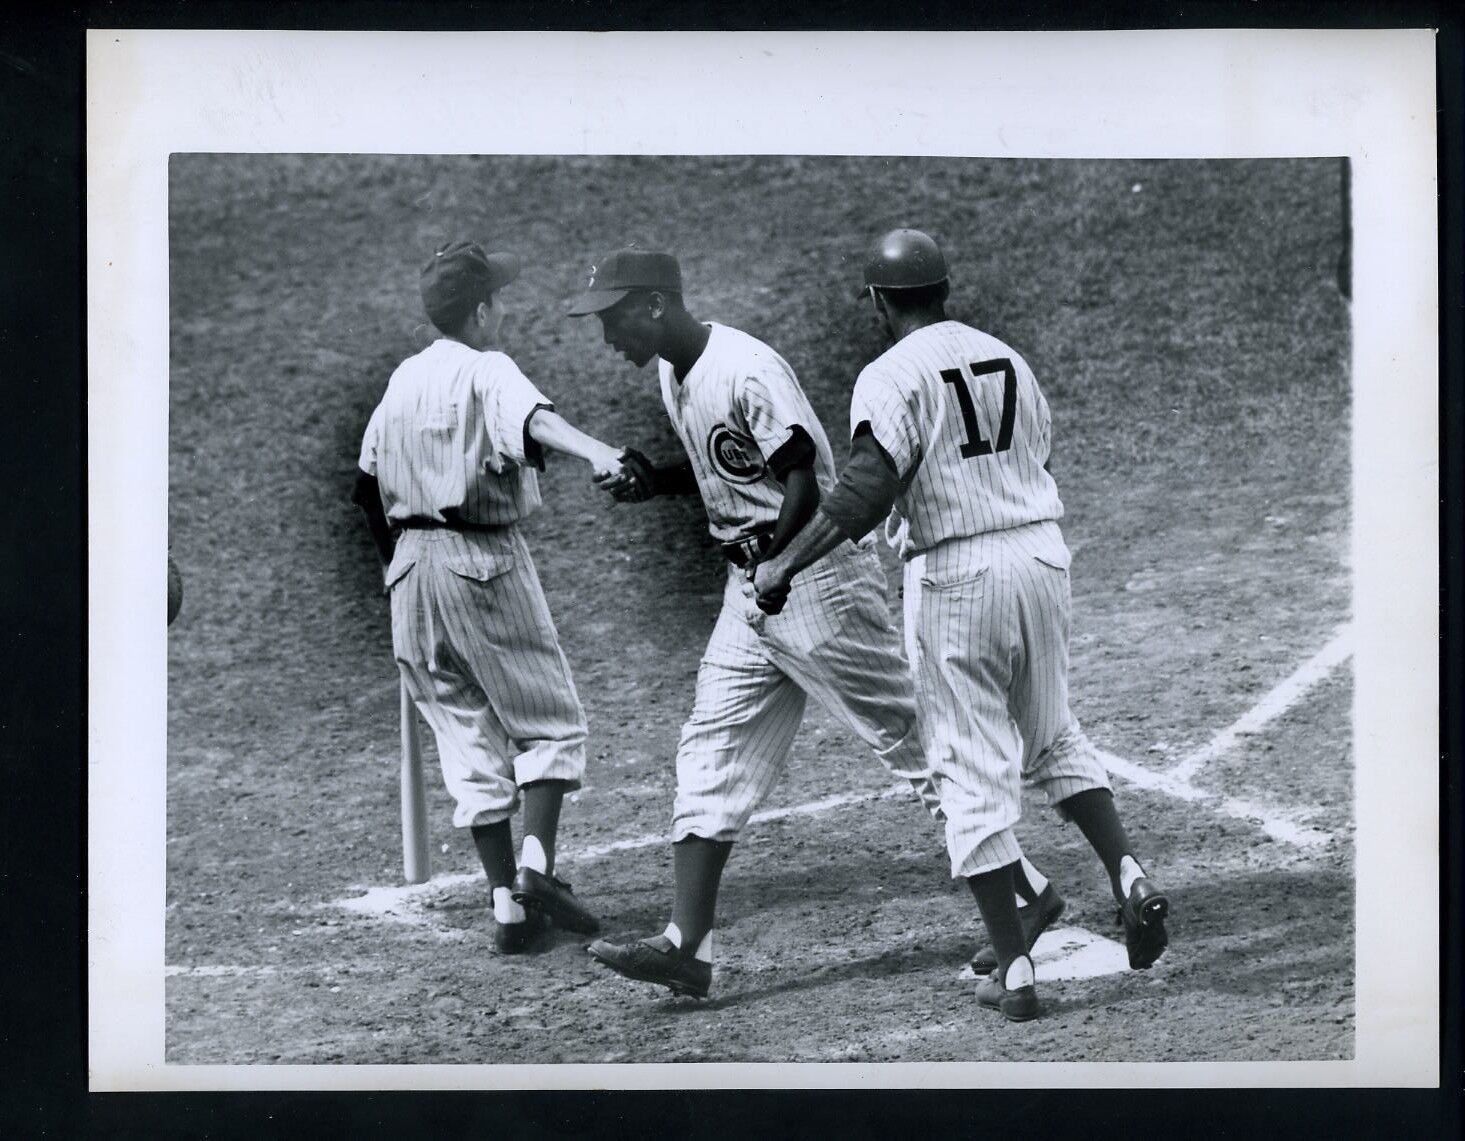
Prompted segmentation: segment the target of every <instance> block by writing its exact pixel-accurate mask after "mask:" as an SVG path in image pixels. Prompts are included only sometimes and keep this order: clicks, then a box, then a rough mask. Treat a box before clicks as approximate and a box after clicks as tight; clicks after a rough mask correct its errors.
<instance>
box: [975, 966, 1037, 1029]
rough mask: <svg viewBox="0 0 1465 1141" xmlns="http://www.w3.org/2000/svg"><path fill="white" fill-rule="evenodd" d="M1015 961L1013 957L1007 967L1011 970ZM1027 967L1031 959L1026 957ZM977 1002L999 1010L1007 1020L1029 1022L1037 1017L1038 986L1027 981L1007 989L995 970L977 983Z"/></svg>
mask: <svg viewBox="0 0 1465 1141" xmlns="http://www.w3.org/2000/svg"><path fill="white" fill-rule="evenodd" d="M1024 958H1026V956H1024ZM1016 962H1018V960H1016V959H1014V960H1013V962H1012V963H1009V964H1008V965H1007V969H1008V970H1009V971H1011V970H1012V967H1013V964H1014V963H1016ZM1028 967H1029V968H1030V969H1031V967H1032V960H1031V959H1028ZM977 1002H979V1003H980V1004H981V1005H983V1006H985V1007H988V1008H989V1009H991V1010H1000V1011H1001V1012H1002V1017H1003V1018H1005V1019H1007V1021H1008V1022H1031V1021H1032V1020H1033V1019H1034V1018H1036V1017H1038V988H1037V987H1036V986H1034V985H1033V984H1032V983H1029V984H1028V985H1027V986H1020V987H1017V988H1016V989H1014V990H1008V989H1007V987H1006V986H1005V985H1004V984H1003V981H1002V979H1001V978H999V977H998V973H997V972H996V971H995V970H994V971H993V972H992V973H991V974H990V975H988V976H987V977H986V978H984V979H983V980H982V981H981V982H979V983H977Z"/></svg>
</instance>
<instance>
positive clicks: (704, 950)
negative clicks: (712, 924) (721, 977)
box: [661, 923, 712, 963]
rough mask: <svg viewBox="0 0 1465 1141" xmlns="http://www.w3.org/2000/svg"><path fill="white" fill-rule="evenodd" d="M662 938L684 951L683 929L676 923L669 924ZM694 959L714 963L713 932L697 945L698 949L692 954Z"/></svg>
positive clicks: (703, 937) (704, 936)
mask: <svg viewBox="0 0 1465 1141" xmlns="http://www.w3.org/2000/svg"><path fill="white" fill-rule="evenodd" d="M661 934H662V936H663V937H664V938H665V939H666V940H667V942H669V943H670V944H671V945H672V946H673V947H675V948H676V949H677V950H678V951H680V950H681V949H682V929H681V928H680V927H678V926H677V925H676V924H675V923H668V924H667V925H666V930H665V931H663V932H662V933H661ZM692 958H694V959H696V960H698V961H699V962H703V963H710V962H712V932H711V931H709V932H707V934H706V935H703V936H702V942H700V943H698V944H697V949H696V951H694V952H693V953H692Z"/></svg>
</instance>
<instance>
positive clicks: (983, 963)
mask: <svg viewBox="0 0 1465 1141" xmlns="http://www.w3.org/2000/svg"><path fill="white" fill-rule="evenodd" d="M1066 906H1067V904H1065V903H1064V902H1063V897H1062V896H1061V895H1059V894H1058V892H1057V890H1056V889H1055V888H1054V887H1053V884H1052V883H1051V882H1050V883H1049V884H1048V886H1047V887H1045V888H1044V889H1043V890H1042V891H1040V892H1039V893H1038V898H1037V899H1035V900H1033V901H1032V903H1029V904H1027V905H1026V906H1024V907H1019V908H1018V909H1017V917H1018V918H1019V919H1020V920H1022V935H1023V939H1024V940H1025V941H1026V943H1027V950H1028V953H1029V954H1031V953H1032V950H1033V944H1034V943H1036V942H1037V941H1038V936H1039V935H1041V934H1042V933H1043V932H1044V931H1046V930H1048V928H1049V927H1051V926H1053V924H1054V923H1056V922H1057V921H1058V917H1059V916H1060V915H1062V914H1063V909H1064V907H1066ZM996 969H997V951H996V950H995V948H993V946H992V944H991V943H987V944H985V945H984V946H982V947H979V948H977V953H976V954H975V955H973V956H972V973H973V974H975V975H978V976H980V975H989V974H991V973H992V972H993V971H995V970H996Z"/></svg>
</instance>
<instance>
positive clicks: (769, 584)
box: [748, 559, 790, 614]
mask: <svg viewBox="0 0 1465 1141" xmlns="http://www.w3.org/2000/svg"><path fill="white" fill-rule="evenodd" d="M748 577H749V579H750V580H751V581H752V583H753V591H754V593H755V594H756V595H757V603H758V609H759V610H761V611H763V613H764V614H777V613H778V612H779V611H780V610H782V609H783V606H784V603H786V602H787V601H788V592H789V578H790V576H789V574H788V573H787V571H785V570H784V569H783V568H782V565H781V564H780V563H779V561H778V560H777V559H774V560H773V561H771V562H766V563H755V564H754V565H753V567H752V568H751V569H750V571H749V573H748Z"/></svg>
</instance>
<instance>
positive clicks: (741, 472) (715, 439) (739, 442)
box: [707, 424, 767, 483]
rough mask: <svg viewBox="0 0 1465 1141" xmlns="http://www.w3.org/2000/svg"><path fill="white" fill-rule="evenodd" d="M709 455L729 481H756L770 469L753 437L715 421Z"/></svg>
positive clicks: (714, 465)
mask: <svg viewBox="0 0 1465 1141" xmlns="http://www.w3.org/2000/svg"><path fill="white" fill-rule="evenodd" d="M707 458H708V459H709V460H711V461H712V467H713V469H714V470H715V471H716V472H717V474H718V475H720V476H721V477H722V478H723V479H725V480H727V481H728V483H753V482H755V481H757V480H760V479H762V478H763V474H764V472H765V471H766V470H767V467H766V465H765V464H764V463H763V457H762V455H760V454H759V452H758V445H757V443H756V442H755V441H754V440H753V439H752V437H750V436H744V435H742V434H741V433H739V432H734V431H733V430H732V429H731V428H729V427H728V426H727V425H726V424H716V425H714V426H713V428H712V431H711V432H709V433H708V435H707Z"/></svg>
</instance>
